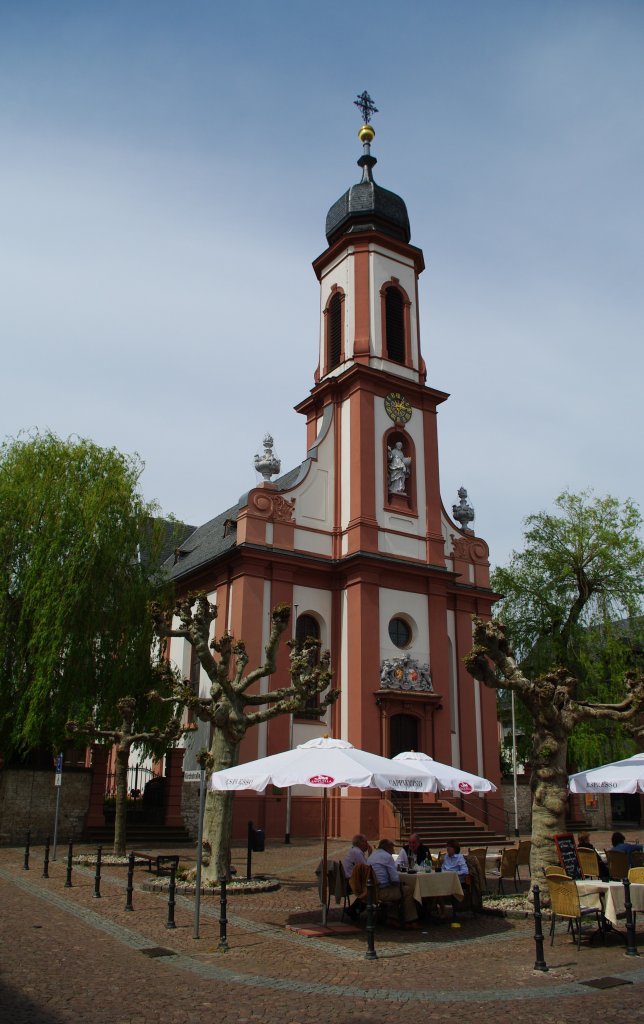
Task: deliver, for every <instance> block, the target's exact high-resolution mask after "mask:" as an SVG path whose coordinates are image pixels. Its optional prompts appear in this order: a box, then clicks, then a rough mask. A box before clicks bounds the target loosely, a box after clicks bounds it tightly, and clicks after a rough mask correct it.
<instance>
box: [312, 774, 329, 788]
mask: <svg viewBox="0 0 644 1024" xmlns="http://www.w3.org/2000/svg"><path fill="white" fill-rule="evenodd" d="M309 782H310V784H311V785H312V786H332V785H333V783H334V782H335V779H334V778H333V776H332V775H311V777H310V778H309Z"/></svg>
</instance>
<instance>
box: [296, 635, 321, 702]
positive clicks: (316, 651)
mask: <svg viewBox="0 0 644 1024" xmlns="http://www.w3.org/2000/svg"><path fill="white" fill-rule="evenodd" d="M308 637H312V638H313V639H314V640H317V641H318V642H319V640H320V624H319V622H318V620H317V619H314V618H313V616H312V615H298V617H297V622H296V623H295V639H296V640H297V642H298V643H300V644H301V643H304V641H305V640H306V639H307V638H308ZM319 660H320V648H319V647H315V648H313V650H312V651H311V664H312V665H317V663H318V661H319ZM319 710H320V694H319V693H314V694H313V695H312V696H311V697H309V699H308V700H307V702H306V705H305V707H304V708H303V709H302V710H301V711H298V712H297V716H298V717H299V718H318V717H319V716H318V712H319Z"/></svg>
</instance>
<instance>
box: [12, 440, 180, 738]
mask: <svg viewBox="0 0 644 1024" xmlns="http://www.w3.org/2000/svg"><path fill="white" fill-rule="evenodd" d="M142 468H143V467H142V463H141V462H140V460H139V459H138V457H136V456H126V455H122V454H121V453H120V452H118V451H116V450H115V449H113V448H112V449H104V448H99V447H98V446H97V445H95V444H93V443H92V442H91V441H87V440H82V439H76V440H66V441H65V440H61V439H60V438H58V437H56V436H54V435H53V434H51V433H46V434H37V433H36V434H33V435H29V436H25V437H20V438H18V439H16V440H13V441H10V442H7V443H5V444H4V445H3V446H2V447H1V448H0V749H1V750H2V752H3V753H4V755H5V757H8V756H10V755H12V754H15V755H16V756H19V755H21V754H23V753H25V752H27V751H29V750H31V749H34V748H37V747H41V748H46V749H49V750H53V749H56V748H57V747H58V745H59V744H60V743H61V742H62V740H63V739H64V736H65V724H66V722H67V721H68V719H70V718H78V719H80V720H85V719H88V718H91V719H92V720H93V721H94V722H96V724H97V725H98V726H100V727H108V726H111V725H114V724H116V723H115V722H113V721H112V720H111V716H112V715H113V714H114V709H115V706H116V701H117V700H118V699H119V698H121V697H123V696H125V695H127V694H130V695H133V696H134V697H138V696H139V695H143V694H145V693H146V692H147V691H148V690H149V689H150V688H151V687H152V686H153V685H154V680H155V670H154V665H153V663H152V659H151V651H152V649H153V641H154V633H153V629H152V624H151V622H150V617H149V610H148V604H149V601H150V599H151V598H152V597H154V596H157V597H158V596H159V593H160V592H161V590H160V588H161V586H162V584H161V577H160V573H158V572H156V571H155V572H153V571H152V570H151V568H150V567H151V566H157V565H159V564H160V549H161V544H162V541H163V539H164V538H163V535H162V532H161V531H162V527H161V525H160V524H157V523H156V522H155V521H154V519H153V513H154V512H155V509H154V507H153V506H151V505H149V504H146V503H145V502H144V500H143V498H142V496H141V494H140V492H139V489H138V484H139V478H140V474H141V471H142ZM142 553H143V555H145V554H147V556H148V557H147V559H146V558H145V557H143V556H142ZM151 724H154V723H151Z"/></svg>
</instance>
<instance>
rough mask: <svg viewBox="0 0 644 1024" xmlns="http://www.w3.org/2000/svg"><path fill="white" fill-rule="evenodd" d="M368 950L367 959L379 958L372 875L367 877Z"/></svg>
mask: <svg viewBox="0 0 644 1024" xmlns="http://www.w3.org/2000/svg"><path fill="white" fill-rule="evenodd" d="M366 930H367V952H366V953H365V955H364V956H365V960H377V959H378V954H377V953H376V947H375V945H374V936H375V932H376V908H375V906H374V903H373V878H372V877H371V875H369V877H368V878H367V929H366Z"/></svg>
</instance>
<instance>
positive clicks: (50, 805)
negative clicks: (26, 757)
mask: <svg viewBox="0 0 644 1024" xmlns="http://www.w3.org/2000/svg"><path fill="white" fill-rule="evenodd" d="M91 780H92V772H91V769H89V768H69V769H67V768H66V769H65V771H64V772H63V784H62V786H61V793H60V810H59V817H58V840H59V842H61V843H62V842H67V841H68V840H69V839H70V838H71V839H78V838H79V837H80V835H81V834H82V831H83V825H84V819H85V814H86V812H87V807H88V804H89V793H90V786H91ZM55 815H56V787H55V786H54V772H53V771H33V770H31V769H26V768H5V769H4V771H0V843H8V844H13V843H16V844H22V843H23V842H24V840H25V836H26V834H27V830H28V829H30V830H31V838H32V841H33V842H35V843H40V842H43V841H44V840H45V839H46V838H47V836H48V835H49V836H52V837H53V834H54V818H55Z"/></svg>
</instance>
